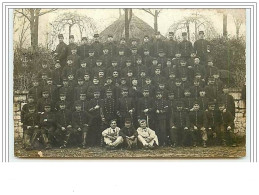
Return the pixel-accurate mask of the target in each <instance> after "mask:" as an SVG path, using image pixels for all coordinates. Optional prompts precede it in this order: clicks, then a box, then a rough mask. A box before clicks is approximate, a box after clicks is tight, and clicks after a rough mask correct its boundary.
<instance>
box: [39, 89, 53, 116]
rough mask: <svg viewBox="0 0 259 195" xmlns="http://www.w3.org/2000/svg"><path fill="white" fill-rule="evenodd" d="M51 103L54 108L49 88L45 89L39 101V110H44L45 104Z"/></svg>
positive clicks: (41, 111)
mask: <svg viewBox="0 0 259 195" xmlns="http://www.w3.org/2000/svg"><path fill="white" fill-rule="evenodd" d="M45 104H50V106H51V107H52V108H54V105H53V102H51V100H50V97H49V91H48V90H47V89H43V91H42V97H41V98H40V99H39V100H38V102H37V109H36V110H37V111H38V112H40V113H43V112H44V105H45Z"/></svg>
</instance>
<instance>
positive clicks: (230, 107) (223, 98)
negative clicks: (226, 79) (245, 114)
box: [218, 85, 236, 118]
mask: <svg viewBox="0 0 259 195" xmlns="http://www.w3.org/2000/svg"><path fill="white" fill-rule="evenodd" d="M218 100H219V101H220V102H224V103H225V108H226V110H227V111H229V112H230V113H231V114H232V116H233V117H234V118H235V114H236V108H235V101H234V98H233V96H232V95H230V94H229V88H228V86H227V85H225V86H224V87H223V94H222V95H220V96H219V98H218Z"/></svg>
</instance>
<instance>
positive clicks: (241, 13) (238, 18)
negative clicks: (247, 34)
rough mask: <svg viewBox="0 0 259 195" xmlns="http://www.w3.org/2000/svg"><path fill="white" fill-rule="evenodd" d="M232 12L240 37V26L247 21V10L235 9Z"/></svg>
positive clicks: (237, 33) (237, 34)
mask: <svg viewBox="0 0 259 195" xmlns="http://www.w3.org/2000/svg"><path fill="white" fill-rule="evenodd" d="M230 14H231V15H232V16H233V19H234V23H235V26H236V38H237V39H239V32H240V27H241V25H242V24H244V23H245V21H246V11H245V9H235V10H231V11H230Z"/></svg>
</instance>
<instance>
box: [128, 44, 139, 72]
mask: <svg viewBox="0 0 259 195" xmlns="http://www.w3.org/2000/svg"><path fill="white" fill-rule="evenodd" d="M138 58H141V56H140V55H139V54H138V48H137V47H132V48H131V55H130V60H131V63H132V64H131V65H132V67H133V68H135V67H136V64H137V59H138Z"/></svg>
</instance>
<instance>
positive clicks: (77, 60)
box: [68, 46, 80, 69]
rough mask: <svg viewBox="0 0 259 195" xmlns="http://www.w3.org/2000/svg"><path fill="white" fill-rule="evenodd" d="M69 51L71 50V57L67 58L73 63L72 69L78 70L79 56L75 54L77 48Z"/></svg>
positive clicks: (74, 47)
mask: <svg viewBox="0 0 259 195" xmlns="http://www.w3.org/2000/svg"><path fill="white" fill-rule="evenodd" d="M70 50H71V55H69V56H68V58H71V59H72V61H73V63H74V67H75V68H76V69H78V68H80V56H79V55H78V54H77V46H73V47H71V48H70Z"/></svg>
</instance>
